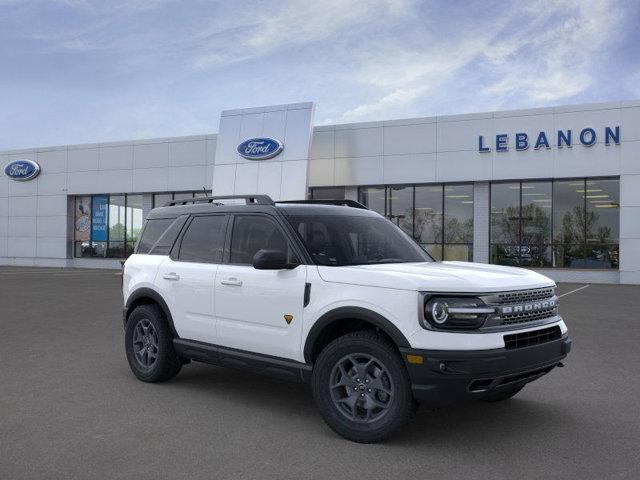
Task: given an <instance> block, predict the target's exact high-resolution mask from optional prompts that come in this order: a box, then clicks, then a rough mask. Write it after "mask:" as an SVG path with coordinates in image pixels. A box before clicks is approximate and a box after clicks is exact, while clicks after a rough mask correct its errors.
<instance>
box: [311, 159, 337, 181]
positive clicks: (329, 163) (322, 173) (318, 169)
mask: <svg viewBox="0 0 640 480" xmlns="http://www.w3.org/2000/svg"><path fill="white" fill-rule="evenodd" d="M335 167H336V161H335V159H334V158H327V159H318V160H309V184H310V185H316V186H332V185H334V179H335Z"/></svg>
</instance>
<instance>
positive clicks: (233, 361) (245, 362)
mask: <svg viewBox="0 0 640 480" xmlns="http://www.w3.org/2000/svg"><path fill="white" fill-rule="evenodd" d="M173 347H174V348H175V350H176V353H177V354H178V355H180V356H181V357H185V358H189V359H191V360H194V361H197V362H203V363H209V364H211V365H218V366H220V367H229V368H235V369H239V370H246V371H250V372H254V373H258V374H262V375H269V376H271V377H276V378H281V379H283V380H289V381H294V382H304V383H308V382H309V381H310V379H311V370H312V367H311V365H308V364H306V363H301V362H296V361H295V360H289V359H286V358H280V357H273V356H271V355H263V354H260V353H253V352H246V351H244V350H237V349H234V348H226V347H220V346H218V345H212V344H209V343H204V342H198V341H196V340H185V339H182V338H175V339H174V340H173Z"/></svg>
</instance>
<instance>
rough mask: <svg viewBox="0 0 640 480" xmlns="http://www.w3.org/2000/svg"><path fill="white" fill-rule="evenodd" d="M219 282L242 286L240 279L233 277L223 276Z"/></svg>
mask: <svg viewBox="0 0 640 480" xmlns="http://www.w3.org/2000/svg"><path fill="white" fill-rule="evenodd" d="M220 283H221V284H222V285H231V286H233V287H241V286H242V280H238V279H237V278H235V277H231V278H225V279H223V280H220Z"/></svg>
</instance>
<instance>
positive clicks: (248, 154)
mask: <svg viewBox="0 0 640 480" xmlns="http://www.w3.org/2000/svg"><path fill="white" fill-rule="evenodd" d="M283 148H284V147H283V145H282V143H281V142H280V141H278V140H275V139H273V138H250V139H249V140H246V141H244V142H242V143H241V144H240V145H238V153H239V154H240V155H242V156H243V157H244V158H247V159H249V160H266V159H267V158H273V157H275V156H276V155H278V154H279V153H280V152H281V151H282V149H283Z"/></svg>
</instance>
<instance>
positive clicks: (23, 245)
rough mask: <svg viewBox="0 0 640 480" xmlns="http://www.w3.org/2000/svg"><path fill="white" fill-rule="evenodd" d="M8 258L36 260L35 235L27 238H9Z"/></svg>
mask: <svg viewBox="0 0 640 480" xmlns="http://www.w3.org/2000/svg"><path fill="white" fill-rule="evenodd" d="M34 220H35V219H34ZM7 256H8V257H26V258H34V257H35V256H36V237H35V235H29V236H25V237H8V238H7Z"/></svg>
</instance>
